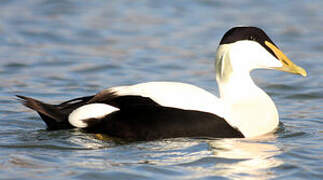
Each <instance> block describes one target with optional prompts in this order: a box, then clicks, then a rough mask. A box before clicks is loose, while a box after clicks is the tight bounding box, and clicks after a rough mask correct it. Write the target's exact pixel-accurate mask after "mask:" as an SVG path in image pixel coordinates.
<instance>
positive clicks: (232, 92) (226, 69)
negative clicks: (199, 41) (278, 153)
mask: <svg viewBox="0 0 323 180" xmlns="http://www.w3.org/2000/svg"><path fill="white" fill-rule="evenodd" d="M215 65H216V66H215V70H216V80H217V83H218V87H219V94H220V97H216V96H215V95H213V94H211V93H210V92H208V91H206V90H204V89H201V88H199V87H197V86H194V85H191V84H185V83H180V82H147V83H140V84H135V85H130V86H118V87H112V88H109V89H105V90H103V91H101V92H99V93H97V94H95V95H92V96H86V97H80V98H76V99H72V100H69V101H66V102H63V103H61V104H58V105H51V104H47V103H43V102H41V101H39V100H36V99H32V98H29V97H24V96H20V95H17V96H18V97H19V98H20V99H21V101H22V102H23V104H24V105H25V106H27V107H29V108H31V109H33V110H35V111H36V112H37V113H38V114H39V115H40V117H41V118H42V119H43V120H44V122H45V123H46V124H47V127H48V129H49V130H57V129H70V128H81V129H83V130H85V131H86V132H91V133H100V134H106V135H108V136H110V137H117V138H122V139H131V140H154V139H162V138H176V137H212V138H243V137H248V138H249V137H256V136H260V135H264V134H267V133H270V132H273V131H274V130H275V129H276V128H277V127H278V123H279V116H278V112H277V109H276V106H275V104H274V102H273V101H272V100H271V98H270V97H269V96H268V95H267V94H266V93H265V92H264V91H263V90H262V89H260V88H259V87H258V86H257V85H256V84H255V83H254V81H253V80H252V78H251V76H250V72H251V71H252V70H254V69H276V70H280V71H286V72H290V73H295V74H300V75H302V76H306V71H305V70H304V69H303V68H301V67H299V66H297V65H295V64H294V63H293V62H292V61H291V60H289V59H288V58H287V56H286V55H284V54H283V52H282V51H281V50H280V49H279V48H278V46H276V45H275V44H274V43H273V42H272V41H271V39H270V38H269V37H268V36H267V35H266V33H265V32H264V31H263V30H262V29H260V28H257V27H234V28H232V29H230V30H229V31H227V32H226V33H225V34H224V36H223V38H222V40H221V41H220V44H219V47H218V49H217V53H216V61H215Z"/></svg>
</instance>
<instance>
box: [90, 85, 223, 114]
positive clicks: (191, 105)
mask: <svg viewBox="0 0 323 180" xmlns="http://www.w3.org/2000/svg"><path fill="white" fill-rule="evenodd" d="M121 97H123V98H121ZM139 97H141V98H139ZM116 98H117V99H118V100H120V101H118V103H122V104H124V103H127V104H128V105H131V104H133V105H139V104H142V105H144V104H146V103H148V104H158V105H161V106H165V107H173V108H178V109H183V110H196V111H202V112H209V113H212V114H216V115H217V116H220V117H225V110H224V106H223V103H222V101H221V100H220V99H219V98H218V97H216V96H214V95H213V94H211V93H210V92H208V91H206V90H204V89H201V88H199V87H196V86H194V85H190V84H185V83H178V82H149V83H141V84H136V85H132V86H119V87H113V88H109V89H107V90H104V91H101V92H100V93H98V94H97V95H96V96H95V97H94V98H93V99H91V100H90V102H105V103H107V104H110V105H114V106H116V107H118V106H117V105H116V104H113V103H111V101H113V99H114V101H117V100H116ZM132 98H133V99H132ZM121 99H122V100H121ZM123 100H124V101H123Z"/></svg>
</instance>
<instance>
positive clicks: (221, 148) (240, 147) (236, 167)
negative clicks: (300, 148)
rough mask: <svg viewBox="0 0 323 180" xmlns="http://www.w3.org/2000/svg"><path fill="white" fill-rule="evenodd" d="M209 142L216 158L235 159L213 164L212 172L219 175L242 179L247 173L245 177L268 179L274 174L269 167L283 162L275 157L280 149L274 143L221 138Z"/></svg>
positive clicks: (279, 152)
mask: <svg viewBox="0 0 323 180" xmlns="http://www.w3.org/2000/svg"><path fill="white" fill-rule="evenodd" d="M262 140H263V139H262ZM209 144H210V146H211V148H212V149H213V151H214V154H215V156H216V157H217V158H225V159H229V160H230V159H231V160H236V162H233V163H232V162H231V163H227V164H226V163H217V164H215V167H214V168H213V172H212V173H215V174H220V175H221V176H225V177H229V178H230V177H231V178H234V177H235V178H237V179H244V178H243V177H244V175H247V176H246V179H270V178H274V177H275V176H276V175H275V174H273V173H270V169H271V168H274V167H278V166H279V165H281V164H283V161H281V160H279V159H278V158H275V156H277V155H279V154H281V151H280V149H279V148H278V147H277V146H275V145H274V144H269V143H263V142H257V140H250V139H249V140H241V139H240V140H238V139H221V140H216V141H212V142H210V143H209ZM251 177H253V178H251Z"/></svg>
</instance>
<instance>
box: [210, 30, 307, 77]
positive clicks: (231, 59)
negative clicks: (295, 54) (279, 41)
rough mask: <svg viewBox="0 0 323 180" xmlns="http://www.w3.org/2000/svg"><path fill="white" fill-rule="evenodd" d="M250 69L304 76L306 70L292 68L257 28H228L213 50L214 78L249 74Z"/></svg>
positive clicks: (279, 51)
mask: <svg viewBox="0 0 323 180" xmlns="http://www.w3.org/2000/svg"><path fill="white" fill-rule="evenodd" d="M253 69H276V70H280V71H285V72H290V73H294V74H300V75H302V76H306V75H307V73H306V71H305V70H304V69H303V68H301V67H299V66H297V65H295V64H294V63H293V62H292V61H291V60H290V59H289V58H288V57H287V56H286V55H285V54H284V53H283V52H282V51H281V50H280V49H279V48H278V47H277V46H276V45H275V43H273V42H272V40H271V39H270V38H269V37H268V36H267V35H266V33H265V32H264V31H263V30H262V29H260V28H257V27H234V28H232V29H230V30H229V31H227V32H226V33H225V34H224V36H223V38H222V40H221V41H220V45H219V47H218V50H217V56H216V71H217V78H220V79H222V80H225V79H227V78H228V77H229V76H230V74H231V73H232V72H238V74H244V73H245V74H246V72H248V74H249V72H250V71H252V70H253ZM239 72H241V73H239Z"/></svg>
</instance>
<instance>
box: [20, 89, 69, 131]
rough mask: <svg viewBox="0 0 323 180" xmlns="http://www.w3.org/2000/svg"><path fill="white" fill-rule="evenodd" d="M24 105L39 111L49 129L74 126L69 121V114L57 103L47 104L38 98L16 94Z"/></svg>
mask: <svg viewBox="0 0 323 180" xmlns="http://www.w3.org/2000/svg"><path fill="white" fill-rule="evenodd" d="M16 96H17V97H18V98H20V100H21V102H22V104H23V105H25V106H26V107H28V108H30V109H32V110H35V111H37V113H38V114H39V115H40V116H41V118H42V119H43V120H44V122H45V123H46V125H47V127H48V129H50V130H55V129H70V128H73V126H72V125H71V124H70V123H69V122H68V119H67V118H68V114H66V113H64V112H63V111H61V110H60V109H59V107H58V106H56V105H51V104H46V103H43V102H41V101H38V100H36V99H33V98H30V97H25V96H20V95H16Z"/></svg>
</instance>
